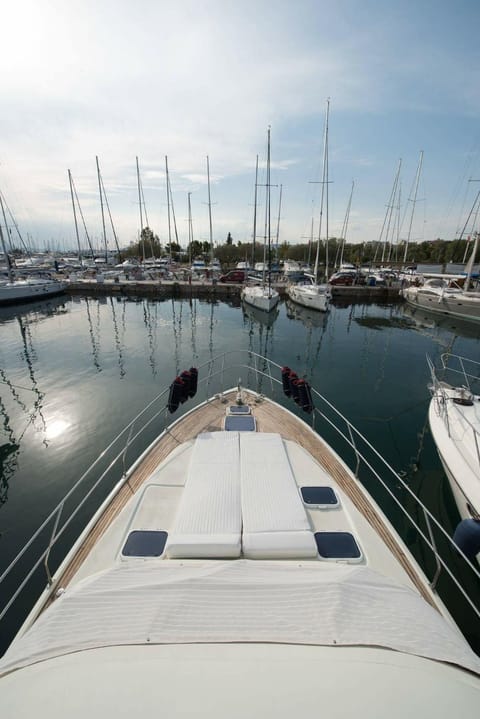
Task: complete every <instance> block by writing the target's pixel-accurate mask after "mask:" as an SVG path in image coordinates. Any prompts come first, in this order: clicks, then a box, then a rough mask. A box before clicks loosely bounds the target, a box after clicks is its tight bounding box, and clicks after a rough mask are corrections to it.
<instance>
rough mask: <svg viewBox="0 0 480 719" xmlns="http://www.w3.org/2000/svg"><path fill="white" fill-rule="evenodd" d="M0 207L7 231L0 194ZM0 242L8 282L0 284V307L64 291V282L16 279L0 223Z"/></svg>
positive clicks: (36, 278)
mask: <svg viewBox="0 0 480 719" xmlns="http://www.w3.org/2000/svg"><path fill="white" fill-rule="evenodd" d="M0 206H1V210H2V215H3V218H4V222H5V229H7V222H6V219H5V210H4V206H3V199H2V195H1V193H0ZM0 242H1V245H2V250H3V255H4V257H5V262H6V266H7V272H8V280H6V281H5V282H0V305H12V304H20V303H21V302H30V301H32V300H41V299H43V298H44V297H51V296H52V295H58V294H61V293H62V292H64V291H65V287H66V286H67V284H66V282H61V281H58V280H50V279H47V278H44V277H29V278H28V279H17V278H16V277H15V273H14V271H13V267H12V262H11V260H10V257H9V255H8V251H7V246H6V243H5V238H4V236H3V230H2V225H1V223H0Z"/></svg>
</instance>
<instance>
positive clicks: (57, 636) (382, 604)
mask: <svg viewBox="0 0 480 719" xmlns="http://www.w3.org/2000/svg"><path fill="white" fill-rule="evenodd" d="M207 642H208V643H218V642H222V643H223V642H269V643H272V642H273V643H287V644H309V645H328V646H341V645H345V646H347V645H350V646H358V645H364V646H370V647H371V646H377V647H385V648H390V649H394V650H397V651H400V652H405V653H407V654H415V655H417V656H421V657H427V658H431V659H436V660H440V661H445V662H450V663H453V664H458V665H460V666H463V667H465V668H467V669H470V670H471V671H473V672H476V673H477V674H480V660H479V658H478V657H477V656H476V655H475V654H474V653H473V652H472V650H471V649H470V648H469V646H468V645H467V643H466V642H465V640H464V639H463V637H462V636H461V635H460V634H459V632H458V631H456V630H455V629H454V628H453V627H452V626H451V625H450V624H449V623H447V622H446V621H445V619H444V618H443V617H442V616H441V614H440V613H439V612H437V611H436V610H435V609H433V608H432V607H431V606H430V605H429V604H427V603H426V602H425V600H423V599H422V598H421V597H420V596H419V595H418V594H416V593H415V592H414V591H413V590H411V589H409V588H407V587H404V586H402V585H399V584H396V583H394V582H392V581H390V580H388V579H386V578H384V577H382V576H381V575H379V574H377V573H376V572H374V571H372V570H371V569H368V568H366V567H358V566H357V567H351V566H335V567H334V566H330V567H329V568H328V570H327V569H325V565H322V564H320V563H317V562H306V563H303V565H302V563H299V562H292V563H286V562H273V561H272V562H263V561H250V560H244V559H240V560H235V561H210V562H208V563H197V562H194V563H190V564H185V563H178V564H177V563H169V562H166V561H162V560H158V559H155V560H153V559H152V560H148V561H141V562H138V564H137V563H131V564H128V565H125V564H122V565H120V566H117V567H115V568H114V569H110V570H108V571H106V572H104V573H101V574H98V575H96V576H94V577H91V578H90V579H86V580H84V581H83V582H80V583H79V584H77V585H74V586H72V587H71V588H69V589H67V591H66V592H65V593H64V594H63V595H62V596H61V597H60V598H59V599H57V600H56V601H55V603H54V604H53V605H52V606H51V607H50V608H49V609H48V610H47V611H46V612H45V613H44V614H43V615H42V616H40V618H39V619H38V621H37V622H36V623H35V624H34V625H33V627H32V628H31V629H30V630H29V631H28V632H27V633H26V634H25V635H24V636H23V637H22V638H21V639H19V640H18V641H17V642H15V643H14V645H13V646H12V647H11V649H10V650H9V652H7V654H6V655H5V657H4V658H3V659H2V660H1V661H0V673H4V672H7V671H11V670H14V669H18V668H20V667H22V666H27V665H29V664H34V663H35V662H38V661H41V660H46V659H48V658H52V657H55V656H59V655H62V654H70V653H72V652H77V651H81V650H86V649H93V648H98V647H106V646H118V645H133V644H136V645H142V644H149V645H151V644H183V643H207Z"/></svg>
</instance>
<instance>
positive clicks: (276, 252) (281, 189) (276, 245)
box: [275, 185, 283, 261]
mask: <svg viewBox="0 0 480 719" xmlns="http://www.w3.org/2000/svg"><path fill="white" fill-rule="evenodd" d="M282 193H283V185H280V197H279V199H278V216H277V232H276V236H275V261H277V258H278V242H279V239H280V215H281V212H282Z"/></svg>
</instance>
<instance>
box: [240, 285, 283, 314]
mask: <svg viewBox="0 0 480 719" xmlns="http://www.w3.org/2000/svg"><path fill="white" fill-rule="evenodd" d="M242 299H243V301H244V302H246V303H247V304H248V305H250V306H251V307H255V308H256V309H257V310H262V311H263V312H271V311H272V310H274V309H275V307H276V306H277V305H278V301H279V299H280V295H279V294H278V292H277V291H276V290H273V289H271V288H268V287H244V288H243V290H242Z"/></svg>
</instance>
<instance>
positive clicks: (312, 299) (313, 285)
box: [287, 100, 332, 312]
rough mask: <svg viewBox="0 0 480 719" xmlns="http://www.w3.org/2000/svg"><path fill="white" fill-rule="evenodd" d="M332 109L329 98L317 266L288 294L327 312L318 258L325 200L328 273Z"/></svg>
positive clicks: (327, 294)
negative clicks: (329, 158)
mask: <svg viewBox="0 0 480 719" xmlns="http://www.w3.org/2000/svg"><path fill="white" fill-rule="evenodd" d="M329 109H330V101H329V100H327V110H326V115H325V134H324V143H323V173H322V183H321V184H322V196H321V203H320V219H319V227H318V237H317V254H316V257H315V267H314V270H313V275H311V274H309V273H305V277H306V278H307V280H308V283H307V284H293V283H292V284H290V285H289V286H288V287H287V294H288V296H289V297H290V299H291V300H293V302H297V303H298V304H299V305H303V307H311V308H312V309H314V310H319V311H320V312H327V311H328V308H329V305H330V300H331V297H332V295H331V291H330V287H329V285H328V284H326V283H323V284H319V282H318V260H319V254H320V236H321V231H322V218H323V208H324V201H326V202H325V204H326V238H327V241H326V242H327V260H326V270H327V274H328V114H329Z"/></svg>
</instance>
